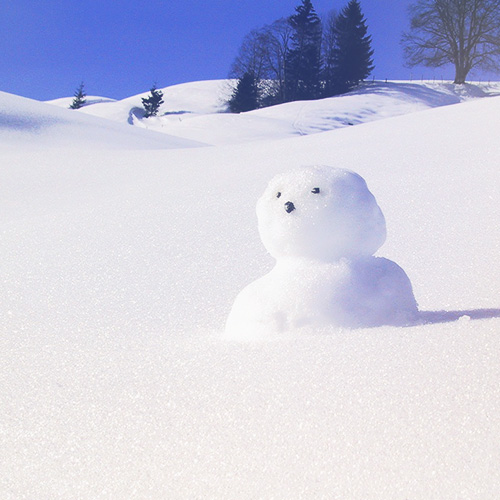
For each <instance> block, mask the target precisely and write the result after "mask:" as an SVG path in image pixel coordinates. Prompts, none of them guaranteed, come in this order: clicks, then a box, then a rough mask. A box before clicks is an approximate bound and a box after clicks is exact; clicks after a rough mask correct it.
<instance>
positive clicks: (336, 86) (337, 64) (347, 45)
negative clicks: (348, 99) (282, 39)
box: [325, 0, 374, 95]
mask: <svg viewBox="0 0 500 500" xmlns="http://www.w3.org/2000/svg"><path fill="white" fill-rule="evenodd" d="M334 37H335V49H334V51H333V68H334V70H333V82H328V83H327V84H326V85H325V87H326V88H330V89H332V90H334V92H333V93H331V95H333V94H340V93H343V92H347V91H348V90H349V89H351V88H353V87H355V86H356V85H358V84H359V82H361V81H363V80H364V79H365V78H366V77H367V76H368V75H369V74H370V73H371V72H372V70H373V68H374V66H373V59H372V56H373V50H372V49H371V37H370V36H368V35H367V27H366V24H365V19H364V17H363V14H362V13H361V7H360V5H359V2H358V0H350V1H349V3H348V4H347V6H346V7H344V9H343V10H342V11H341V13H340V14H339V16H338V17H337V19H336V21H335V27H334Z"/></svg>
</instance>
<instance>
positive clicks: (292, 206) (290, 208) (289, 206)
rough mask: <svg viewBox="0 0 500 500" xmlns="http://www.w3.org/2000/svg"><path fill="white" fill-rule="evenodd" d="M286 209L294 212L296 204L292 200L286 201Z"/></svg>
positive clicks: (288, 211)
mask: <svg viewBox="0 0 500 500" xmlns="http://www.w3.org/2000/svg"><path fill="white" fill-rule="evenodd" d="M285 210H286V212H287V213H290V212H293V211H294V210H295V205H294V204H293V203H292V202H291V201H287V202H286V203H285Z"/></svg>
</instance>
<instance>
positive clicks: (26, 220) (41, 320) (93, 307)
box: [0, 98, 500, 500]
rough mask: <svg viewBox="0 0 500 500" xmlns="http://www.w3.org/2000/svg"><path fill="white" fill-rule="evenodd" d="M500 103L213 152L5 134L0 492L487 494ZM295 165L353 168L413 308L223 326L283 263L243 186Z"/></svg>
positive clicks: (495, 393)
mask: <svg viewBox="0 0 500 500" xmlns="http://www.w3.org/2000/svg"><path fill="white" fill-rule="evenodd" d="M267 112H268V113H270V118H271V119H276V120H279V119H281V117H280V116H279V114H280V113H282V112H284V111H283V109H276V113H277V115H272V111H271V110H268V111H267ZM23 113H24V111H23ZM499 116H500V98H488V99H480V100H475V101H473V102H466V103H461V104H456V105H450V106H445V107H438V108H435V109H429V110H424V111H421V112H418V113H411V114H406V115H404V116H398V117H394V118H387V119H380V120H377V121H372V122H371V123H365V124H361V125H359V126H356V127H345V128H342V129H339V130H333V131H326V132H323V133H317V134H312V135H307V136H298V135H297V136H293V137H290V138H283V137H282V138H281V140H264V139H262V140H260V141H259V142H249V143H247V144H244V143H241V144H237V145H231V146H220V147H212V148H186V149H169V150H154V151H145V150H138V151H133V150H128V151H120V150H115V151H110V150H105V151H102V150H99V149H97V148H88V149H87V150H83V151H78V154H75V151H76V150H75V149H74V148H72V147H71V148H70V147H67V148H61V149H57V148H50V149H48V148H46V147H45V144H44V142H43V139H41V140H40V142H38V143H35V144H34V147H33V148H30V149H26V148H24V147H22V146H18V145H16V143H11V144H9V147H5V144H4V143H0V148H1V149H2V168H1V169H0V199H1V200H2V210H1V211H0V234H1V238H0V270H1V273H2V276H1V280H0V316H1V322H0V364H1V366H2V367H3V370H2V372H1V375H0V377H1V378H0V393H1V394H2V405H0V450H1V451H0V454H1V458H2V460H1V466H0V468H1V471H2V473H1V474H0V496H1V497H2V498H5V499H16V500H17V499H19V498H42V499H45V498H46V499H49V498H73V497H78V498H82V499H86V498H88V499H93V498H108V497H110V498H128V497H132V498H219V499H224V498H234V497H235V496H237V497H238V498H241V499H251V498H334V499H339V500H345V499H359V500H362V499H363V500H364V499H367V498H370V499H381V500H391V499H401V498H412V499H428V498H439V499H456V498H468V499H474V500H484V499H491V500H493V499H496V498H498V497H499V495H500V471H499V468H498V463H499V462H500V448H499V447H498V445H497V443H498V442H499V439H500V420H499V419H498V414H499V413H500V384H499V383H498V381H499V379H500V360H499V356H498V352H499V351H500V336H499V335H498V334H499V332H500V302H499V296H500V294H499V292H500V267H499V266H498V262H497V261H498V251H499V249H500V229H499V226H498V220H499V219H500V208H499V204H498V199H499V192H500V169H499V168H498V164H499V163H500V152H499V149H498V137H497V136H498V134H497V129H498V127H497V126H496V124H497V123H498V120H499V118H498V117H499ZM87 123H88V126H91V124H90V122H87ZM213 134H214V136H215V135H217V134H219V135H223V134H222V132H221V130H217V129H216V128H215V126H214V130H213ZM278 135H279V134H278ZM304 164H327V165H328V164H329V165H337V166H341V167H345V168H349V169H352V170H354V171H356V172H358V173H359V174H361V175H362V176H363V177H364V178H365V179H366V181H367V183H368V186H369V187H370V190H371V191H372V192H373V193H374V195H375V197H376V198H377V201H378V203H379V205H380V207H381V208H382V211H383V212H384V215H385V217H386V219H387V225H388V238H387V242H386V243H385V244H384V245H383V246H382V248H381V249H380V251H379V253H378V254H379V255H381V256H384V257H388V258H390V259H392V260H394V261H396V262H397V263H398V264H399V265H400V266H402V267H403V269H404V270H405V271H406V272H407V274H408V276H409V277H410V279H411V281H412V284H413V288H414V292H415V295H416V298H417V300H418V302H419V305H420V308H421V310H422V319H423V320H424V324H421V325H416V326H412V327H408V328H395V327H390V328H389V327H381V328H372V329H357V330H338V329H333V328H332V329H327V330H325V331H317V332H311V333H310V334H307V335H302V336H298V335H297V334H296V332H290V334H289V335H288V336H286V337H284V338H277V339H274V340H273V341H272V342H261V343H257V344H253V343H247V344H235V343H229V342H225V341H223V340H221V332H222V329H223V326H224V322H225V319H226V317H227V314H228V312H229V310H230V308H231V305H232V302H233V300H234V297H235V296H236V294H237V293H238V292H239V291H240V290H241V289H242V287H243V286H245V285H246V284H247V283H249V282H250V281H252V280H254V279H256V278H258V277H260V276H262V275H263V274H264V273H266V272H267V271H268V270H269V269H270V268H271V267H272V265H273V260H272V259H271V258H270V256H269V255H267V253H266V251H265V249H264V248H263V246H262V243H261V241H260V238H259V236H258V233H257V223H256V217H255V203H256V201H257V198H258V197H259V196H260V194H261V193H262V191H263V190H264V188H265V186H266V184H267V182H268V181H269V179H270V178H271V177H272V176H274V174H276V173H278V172H281V171H284V170H287V169H290V168H293V167H296V166H300V165H304Z"/></svg>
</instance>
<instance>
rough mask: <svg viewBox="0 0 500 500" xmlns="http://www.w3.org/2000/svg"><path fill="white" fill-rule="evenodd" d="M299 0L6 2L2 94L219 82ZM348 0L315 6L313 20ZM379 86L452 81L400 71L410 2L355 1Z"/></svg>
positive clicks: (119, 94)
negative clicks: (248, 41) (250, 43)
mask: <svg viewBox="0 0 500 500" xmlns="http://www.w3.org/2000/svg"><path fill="white" fill-rule="evenodd" d="M299 3H300V0H278V1H276V0H252V1H235V0H212V1H209V2H205V1H200V0H182V1H172V0H149V1H145V2H142V1H138V0H99V1H97V0H86V1H85V2H82V1H81V0H79V1H75V0H42V1H40V0H3V1H2V4H3V6H2V14H1V15H0V44H1V47H2V50H1V51H0V68H1V70H0V90H2V91H5V92H10V93H13V94H18V95H22V96H25V97H31V98H34V99H40V100H47V99H53V98H57V97H65V96H71V95H73V92H74V91H75V89H76V88H77V87H78V85H79V83H80V82H81V81H83V82H84V83H85V88H86V91H87V93H88V94H89V95H100V96H107V97H114V98H117V99H121V98H124V97H128V96H131V95H135V94H138V93H140V92H145V91H147V90H149V88H150V87H151V85H152V84H153V83H154V82H157V84H158V86H159V87H166V86H168V85H172V84H176V83H182V82H187V81H194V80H208V79H217V78H225V77H226V76H227V74H228V71H229V68H230V65H231V62H232V61H233V59H234V57H235V56H236V53H237V51H238V48H239V46H240V43H241V41H242V39H243V37H244V36H245V35H246V34H247V33H248V32H249V31H250V30H252V29H254V28H258V27H260V26H262V25H264V24H269V23H271V22H273V21H274V20H276V19H278V18H280V17H285V16H289V15H291V14H293V12H294V9H295V7H296V6H297V5H298V4H299ZM346 3H347V0H342V1H340V0H313V5H314V7H315V9H316V11H317V12H318V14H320V15H321V14H325V13H327V12H328V11H330V10H332V9H336V10H340V9H341V8H342V7H343V6H344V5H345V4H346ZM360 3H361V7H362V10H363V13H364V15H365V17H366V21H367V25H368V29H369V33H370V34H371V36H372V39H373V42H372V47H373V49H374V50H375V56H374V59H375V66H376V67H375V70H374V72H373V76H374V77H375V78H376V79H385V78H388V79H409V78H410V76H411V75H412V76H413V78H415V79H420V78H421V77H422V75H424V77H425V78H433V77H436V78H438V79H440V78H441V76H443V77H444V78H452V77H453V71H452V69H451V68H446V69H436V70H433V69H427V68H423V69H422V68H416V69H413V70H412V71H410V70H409V69H407V68H405V67H404V63H403V57H402V50H401V47H400V44H399V40H400V37H401V32H402V31H403V30H405V29H406V28H407V26H408V15H407V7H408V5H409V4H410V3H411V0H397V1H394V0H378V1H377V2H374V1H373V0H361V1H360Z"/></svg>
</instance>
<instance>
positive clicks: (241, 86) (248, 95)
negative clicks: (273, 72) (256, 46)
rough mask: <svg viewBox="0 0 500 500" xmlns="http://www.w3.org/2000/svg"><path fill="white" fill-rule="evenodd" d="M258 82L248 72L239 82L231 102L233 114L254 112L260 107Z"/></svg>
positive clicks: (230, 107) (230, 106)
mask: <svg viewBox="0 0 500 500" xmlns="http://www.w3.org/2000/svg"><path fill="white" fill-rule="evenodd" d="M259 101H260V99H259V87H258V81H257V78H256V77H255V75H254V74H253V73H252V72H246V73H245V74H244V75H243V76H242V77H241V78H240V79H239V80H238V83H237V85H236V88H235V89H234V92H233V95H232V96H231V99H230V100H229V102H228V104H229V109H230V110H231V112H232V113H242V112H245V111H252V110H253V109H257V108H258V107H259V103H260V102H259Z"/></svg>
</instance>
